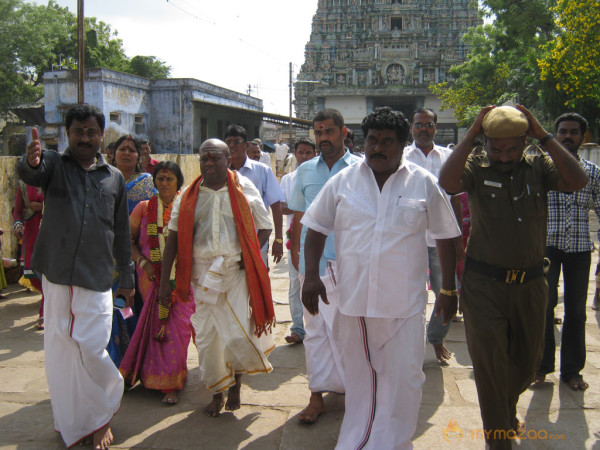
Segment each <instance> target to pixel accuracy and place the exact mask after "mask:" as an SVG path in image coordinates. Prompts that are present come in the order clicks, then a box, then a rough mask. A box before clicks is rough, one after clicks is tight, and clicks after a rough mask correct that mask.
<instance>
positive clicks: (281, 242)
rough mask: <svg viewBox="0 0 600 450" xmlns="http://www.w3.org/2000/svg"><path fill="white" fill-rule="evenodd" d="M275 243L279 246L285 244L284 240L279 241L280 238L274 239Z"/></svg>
mask: <svg viewBox="0 0 600 450" xmlns="http://www.w3.org/2000/svg"><path fill="white" fill-rule="evenodd" d="M273 240H274V241H275V242H277V243H278V244H283V239H279V238H275V239H273Z"/></svg>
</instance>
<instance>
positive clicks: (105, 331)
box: [42, 277, 123, 447]
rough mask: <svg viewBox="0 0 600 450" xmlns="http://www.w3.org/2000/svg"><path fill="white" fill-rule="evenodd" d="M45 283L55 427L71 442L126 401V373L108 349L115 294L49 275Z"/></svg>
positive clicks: (95, 427)
mask: <svg viewBox="0 0 600 450" xmlns="http://www.w3.org/2000/svg"><path fill="white" fill-rule="evenodd" d="M42 285H43V289H44V295H45V298H46V304H45V318H44V321H45V331H44V358H45V365H46V377H47V379H48V388H49V390H50V401H51V403H52V412H53V414H54V424H55V425H54V426H55V428H56V431H58V432H60V433H61V435H62V438H63V440H64V441H65V443H66V444H67V446H68V447H70V446H72V445H74V444H76V443H77V442H79V441H80V440H82V439H84V438H85V437H87V436H89V435H90V434H92V433H94V432H95V431H97V430H99V429H100V428H102V427H104V426H105V425H106V424H108V423H109V422H110V420H111V419H112V417H113V415H114V414H115V413H116V412H117V410H118V409H119V406H120V404H121V397H122V396H123V378H122V377H121V374H120V373H119V370H118V369H117V367H116V366H115V365H114V364H113V362H112V360H111V359H110V356H109V355H108V352H107V351H106V345H107V344H108V340H109V337H110V330H111V324H112V315H113V300H112V293H111V291H110V290H108V291H106V292H96V291H91V290H88V289H84V288H80V287H75V286H64V285H59V284H54V283H51V282H50V281H48V280H47V279H46V277H43V279H42Z"/></svg>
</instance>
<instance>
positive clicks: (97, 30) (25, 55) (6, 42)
mask: <svg viewBox="0 0 600 450" xmlns="http://www.w3.org/2000/svg"><path fill="white" fill-rule="evenodd" d="M84 36H85V37H84V39H85V67H86V68H89V69H92V68H100V67H102V68H108V69H113V70H119V71H123V72H128V73H132V74H135V75H140V76H145V77H148V78H165V77H168V76H169V73H170V67H168V66H166V65H165V64H164V63H163V62H162V61H160V60H158V59H156V58H155V57H153V56H142V57H136V58H138V59H140V58H141V61H138V59H136V58H133V59H132V60H130V59H129V58H128V57H127V55H126V54H125V51H124V49H123V42H122V41H121V39H119V38H117V32H116V31H115V32H113V31H112V29H111V27H110V25H108V24H106V23H104V22H102V21H98V20H97V19H96V18H94V17H87V18H86V19H85V35H84ZM77 59H78V50H77V16H76V14H74V13H72V12H71V11H69V10H68V9H67V8H63V7H61V6H59V5H58V4H57V3H56V2H55V0H49V1H48V4H47V5H35V4H30V3H25V2H24V1H23V0H1V1H0V111H6V110H7V109H8V108H9V107H10V106H11V105H13V104H15V103H19V102H30V101H35V100H37V99H39V98H40V97H41V96H42V95H43V87H42V81H43V78H42V77H43V74H44V72H47V71H49V70H51V69H52V66H53V65H57V64H58V62H59V60H60V61H61V64H62V66H63V67H65V68H68V69H76V68H77ZM133 60H136V63H135V64H133V65H132V64H131V63H132V61H133Z"/></svg>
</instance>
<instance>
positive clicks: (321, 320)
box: [299, 261, 345, 393]
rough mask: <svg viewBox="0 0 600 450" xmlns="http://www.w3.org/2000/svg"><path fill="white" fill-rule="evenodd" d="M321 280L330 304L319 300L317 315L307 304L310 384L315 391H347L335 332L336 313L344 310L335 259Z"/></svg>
mask: <svg viewBox="0 0 600 450" xmlns="http://www.w3.org/2000/svg"><path fill="white" fill-rule="evenodd" d="M299 278H300V283H301V284H303V283H304V275H303V274H300V276H299ZM321 281H323V284H324V285H325V289H326V291H327V300H328V301H329V305H327V304H325V303H323V302H319V314H317V315H315V316H313V315H312V314H310V313H309V312H308V311H307V310H306V308H304V330H305V331H306V335H305V337H304V351H305V355H306V373H307V376H308V388H309V389H310V391H311V392H337V393H343V392H344V391H345V388H344V371H343V369H342V361H341V357H340V351H339V350H338V344H337V340H338V337H337V335H336V332H335V322H336V317H337V316H338V315H339V314H340V313H339V310H338V300H337V294H336V291H335V261H328V262H327V267H326V269H325V275H323V276H322V277H321Z"/></svg>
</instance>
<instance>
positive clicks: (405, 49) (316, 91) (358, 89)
mask: <svg viewBox="0 0 600 450" xmlns="http://www.w3.org/2000/svg"><path fill="white" fill-rule="evenodd" d="M481 23H482V20H481V19H480V18H479V16H478V13H477V2H476V1H473V0H319V3H318V7H317V12H316V14H315V15H314V17H313V22H312V32H311V35H310V41H309V42H308V43H307V44H306V49H305V61H304V64H303V65H302V67H301V69H300V73H299V74H298V77H297V80H298V81H296V83H295V85H294V87H295V107H296V115H297V116H298V117H300V118H303V119H309V120H310V119H312V117H313V116H314V114H315V113H316V112H317V111H319V110H321V109H323V108H336V109H339V110H340V111H341V112H342V114H343V115H344V118H345V120H346V123H347V124H348V126H349V127H350V128H352V129H353V130H354V131H355V133H358V136H361V135H362V133H361V132H360V127H359V125H360V123H361V121H362V119H363V118H364V117H365V116H366V115H367V114H368V113H370V112H371V111H373V109H374V108H376V107H378V106H391V107H393V108H395V109H398V110H400V111H402V112H404V113H405V114H406V115H407V117H408V116H410V114H411V113H412V112H413V111H414V110H415V109H416V108H419V107H422V106H425V107H430V108H433V109H434V110H435V111H436V112H438V116H439V118H438V128H439V130H440V132H439V134H438V137H437V138H436V142H439V143H440V144H444V143H446V144H447V143H449V142H456V122H455V119H454V116H453V114H452V111H449V110H445V111H441V112H440V111H439V106H440V101H439V100H438V99H437V98H436V97H435V96H434V95H433V94H432V93H431V91H430V90H429V89H428V86H429V85H430V84H434V83H438V82H441V81H445V80H446V79H448V76H449V75H448V71H449V69H450V67H451V66H452V65H454V64H457V63H460V62H462V61H464V59H465V57H466V54H467V48H466V47H465V45H464V44H463V43H462V42H461V37H462V35H463V34H464V33H465V32H466V31H467V29H468V28H469V27H474V26H476V25H479V24H481Z"/></svg>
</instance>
